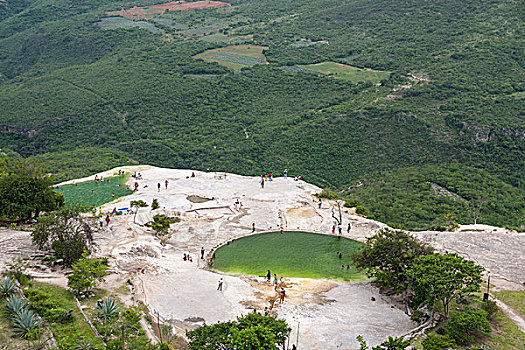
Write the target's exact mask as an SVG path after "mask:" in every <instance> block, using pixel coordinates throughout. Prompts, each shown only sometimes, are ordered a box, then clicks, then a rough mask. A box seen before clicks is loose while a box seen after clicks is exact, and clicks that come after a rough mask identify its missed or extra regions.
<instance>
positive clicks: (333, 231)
mask: <svg viewBox="0 0 525 350" xmlns="http://www.w3.org/2000/svg"><path fill="white" fill-rule="evenodd" d="M319 208H321V203H320V202H319ZM335 228H336V226H335V225H332V234H335ZM350 230H352V223H350V222H349V223H348V227H347V229H346V233H350ZM337 231H338V232H339V234H340V235H342V234H343V228H342V227H341V225H337Z"/></svg>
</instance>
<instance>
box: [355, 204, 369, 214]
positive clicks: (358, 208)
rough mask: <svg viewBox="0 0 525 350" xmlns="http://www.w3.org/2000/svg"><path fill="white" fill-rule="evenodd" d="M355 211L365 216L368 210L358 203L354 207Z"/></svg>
mask: <svg viewBox="0 0 525 350" xmlns="http://www.w3.org/2000/svg"><path fill="white" fill-rule="evenodd" d="M355 213H356V214H358V215H363V216H366V215H368V210H366V208H365V207H364V206H362V205H358V206H357V207H355Z"/></svg>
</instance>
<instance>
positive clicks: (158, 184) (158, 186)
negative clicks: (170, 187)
mask: <svg viewBox="0 0 525 350" xmlns="http://www.w3.org/2000/svg"><path fill="white" fill-rule="evenodd" d="M157 189H158V192H160V182H159V183H157Z"/></svg>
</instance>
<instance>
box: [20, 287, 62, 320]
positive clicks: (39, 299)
mask: <svg viewBox="0 0 525 350" xmlns="http://www.w3.org/2000/svg"><path fill="white" fill-rule="evenodd" d="M24 294H25V296H26V297H27V298H28V299H29V301H30V302H31V306H33V307H34V308H35V309H36V311H37V312H40V313H42V314H45V313H46V312H48V311H49V310H51V309H55V308H57V307H58V305H57V303H56V300H55V299H54V298H53V296H52V295H51V294H49V293H46V292H44V291H41V290H38V289H28V290H26V291H24Z"/></svg>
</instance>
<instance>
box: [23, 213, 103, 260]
mask: <svg viewBox="0 0 525 350" xmlns="http://www.w3.org/2000/svg"><path fill="white" fill-rule="evenodd" d="M81 212H82V208H80V207H76V206H66V207H63V208H61V209H59V210H56V211H53V212H49V213H47V214H46V215H44V216H42V217H41V218H40V219H39V221H38V224H36V225H35V228H34V231H33V232H32V233H31V236H32V239H33V243H34V244H36V245H37V246H38V248H39V249H43V250H50V251H52V252H53V254H54V255H55V257H56V258H57V259H63V260H64V264H65V265H67V266H71V265H72V264H73V263H74V262H75V261H76V260H78V259H80V258H81V257H82V256H83V254H84V252H86V251H87V252H90V251H91V249H92V246H93V233H94V232H95V231H96V230H97V225H96V223H95V222H94V221H93V219H91V218H88V217H84V216H82V215H81Z"/></svg>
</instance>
